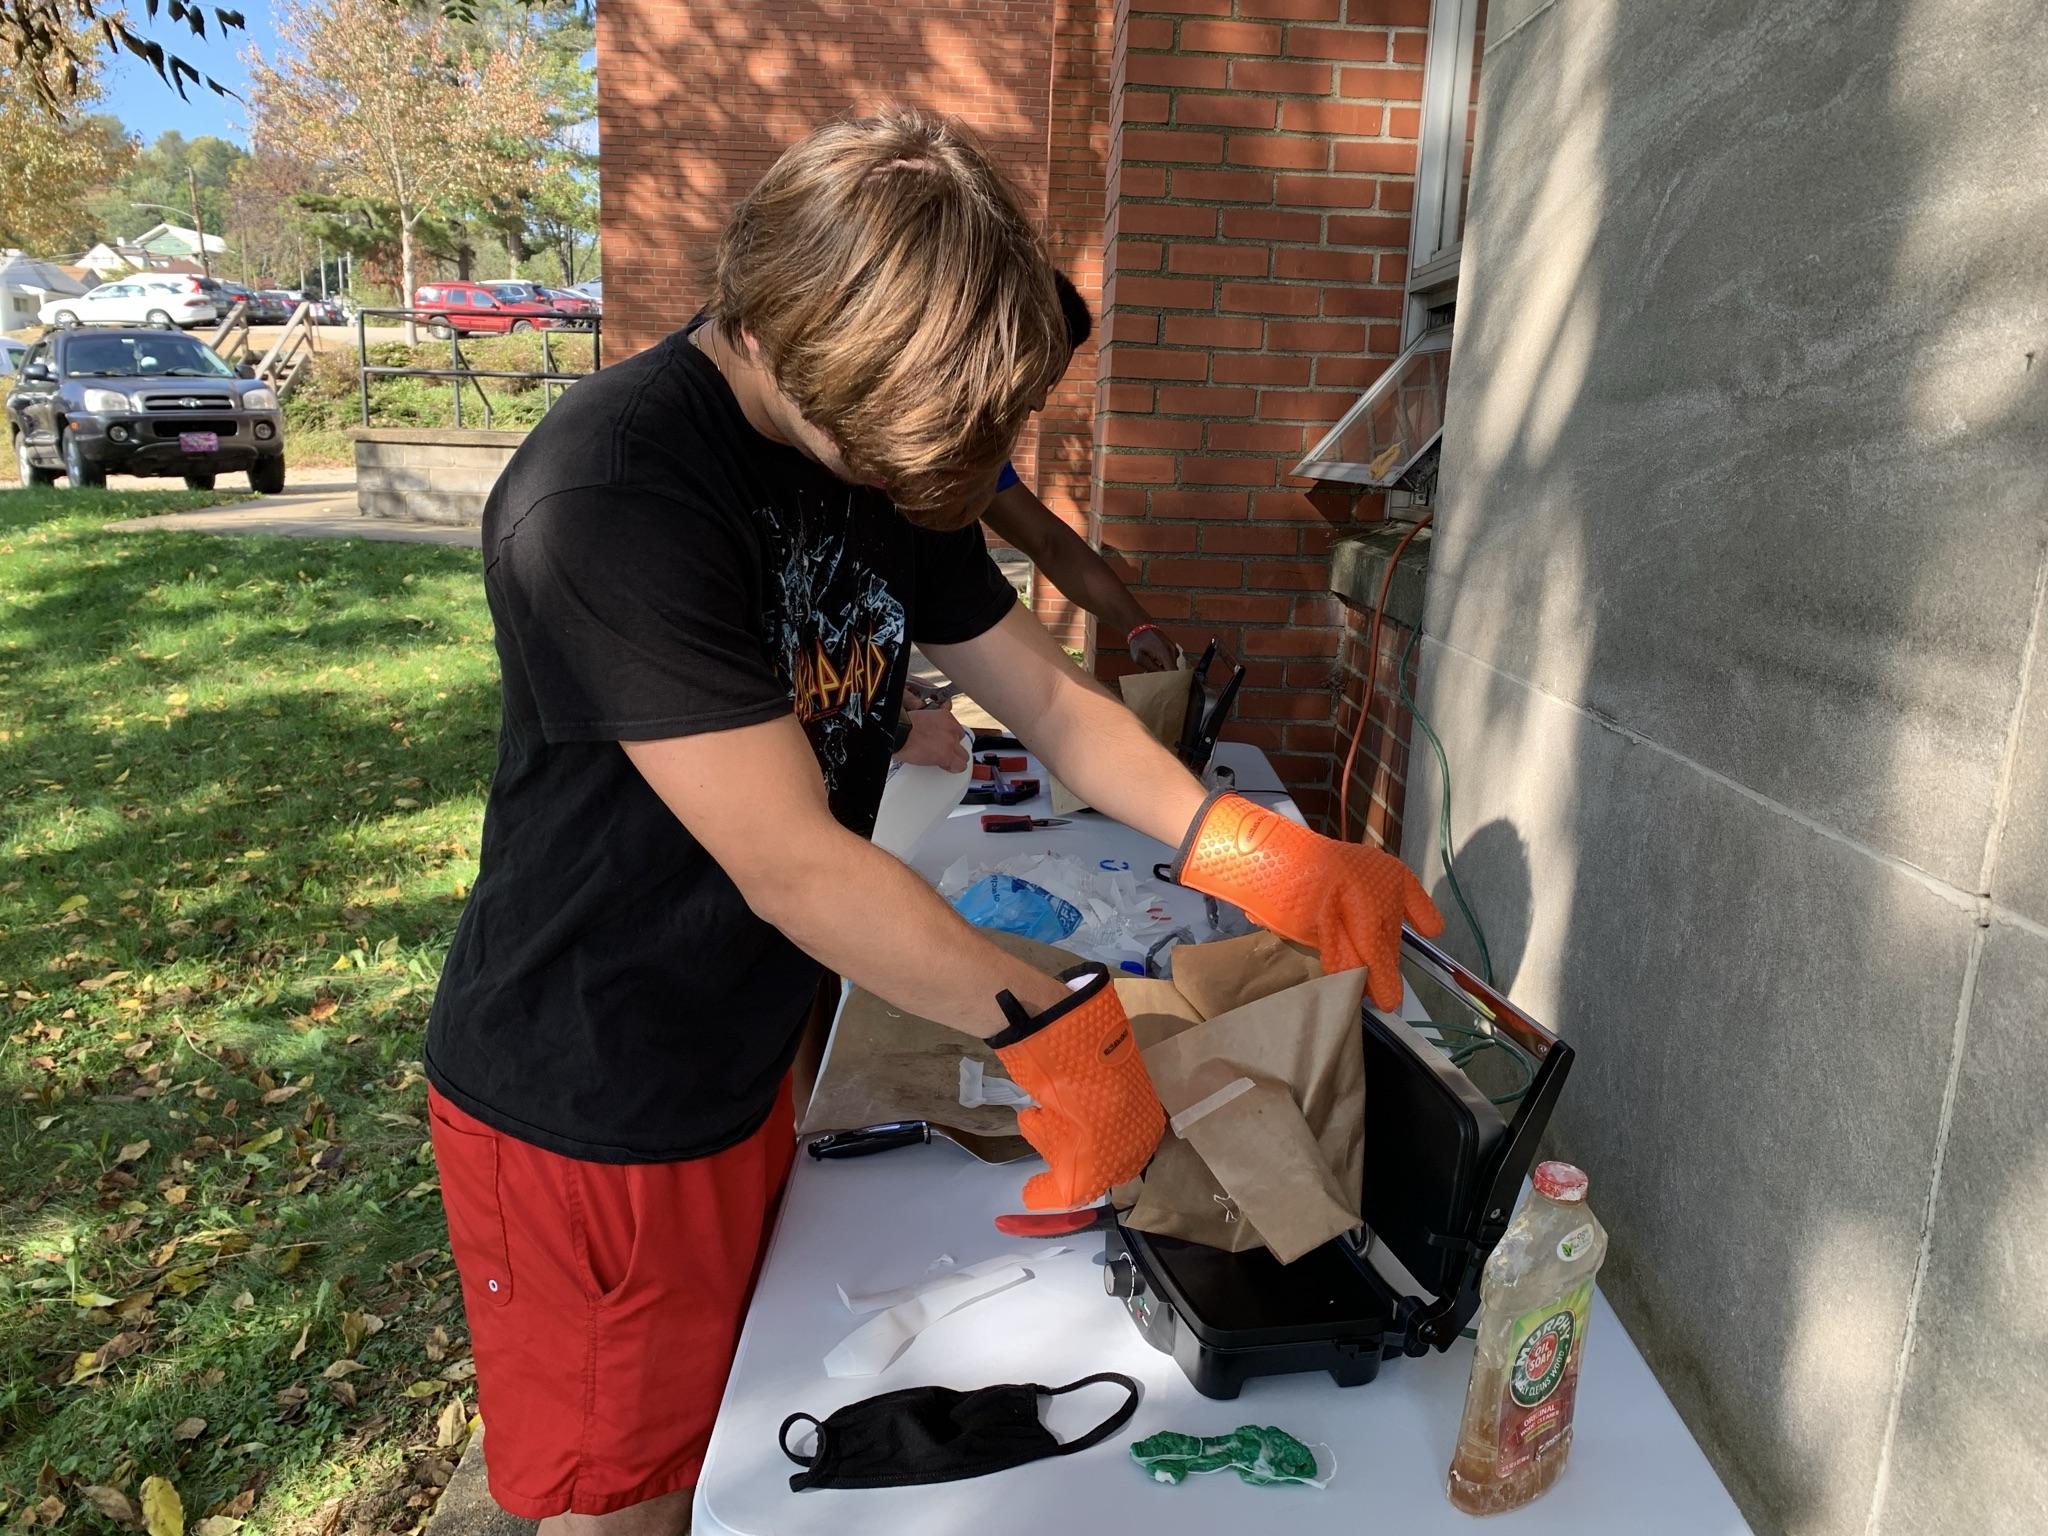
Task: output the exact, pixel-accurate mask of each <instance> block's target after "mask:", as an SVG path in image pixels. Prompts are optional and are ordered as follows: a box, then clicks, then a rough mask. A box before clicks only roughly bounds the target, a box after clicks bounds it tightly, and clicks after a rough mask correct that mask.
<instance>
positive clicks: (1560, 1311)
mask: <svg viewBox="0 0 2048 1536" xmlns="http://www.w3.org/2000/svg"><path fill="white" fill-rule="evenodd" d="M1531 1182H1532V1184H1533V1185H1534V1189H1535V1192H1534V1193H1533V1194H1532V1195H1530V1197H1529V1200H1528V1202H1527V1204H1525V1205H1524V1206H1523V1207H1522V1209H1521V1211H1520V1212H1519V1213H1517V1215H1516V1216H1515V1219H1514V1221H1513V1223H1512V1224H1510V1225H1509V1227H1508V1230H1507V1231H1506V1233H1504V1234H1503V1235H1502V1237H1501V1240H1500V1242H1499V1244H1498V1245H1497V1246H1496V1247H1495V1248H1494V1250H1493V1255H1492V1257H1490V1258H1489V1259H1488V1260H1487V1261H1486V1272H1485V1274H1484V1275H1483V1276H1481V1278H1480V1282H1479V1297H1480V1308H1479V1327H1478V1333H1479V1346H1478V1350H1477V1352H1476V1353H1475V1354H1474V1355H1473V1357H1472V1383H1471V1385H1470V1387H1468V1388H1467V1389H1466V1393H1465V1417H1464V1421H1463V1422H1462V1423H1461V1424H1460V1425H1459V1426H1458V1449H1457V1451H1456V1453H1455V1454H1454V1455H1453V1456H1452V1458H1451V1474H1450V1484H1449V1487H1448V1489H1447V1490H1446V1491H1447V1492H1448V1493H1449V1495H1450V1500H1451V1502H1452V1503H1453V1504H1455V1505H1456V1506H1457V1507H1458V1508H1459V1509H1462V1510H1464V1511H1465V1513H1467V1514H1469V1515H1491V1514H1498V1513H1499V1512H1500V1511H1502V1510H1508V1509H1517V1508H1519V1507H1520V1506H1522V1505H1524V1504H1526V1503H1528V1502H1529V1501H1530V1500H1531V1499H1533V1498H1535V1497H1536V1496H1537V1495H1538V1494H1540V1493H1542V1492H1543V1491H1544V1490H1545V1489H1546V1488H1548V1487H1549V1486H1550V1485H1551V1484H1552V1483H1554V1482H1556V1481H1557V1476H1558V1474H1559V1473H1560V1472H1562V1471H1563V1470H1564V1463H1565V1458H1566V1457H1567V1456H1568V1455H1570V1454H1571V1448H1572V1409H1573V1406H1574V1405H1575V1403H1576V1402H1577V1399H1578V1388H1579V1365H1580V1362H1581V1360H1582V1359H1583V1358H1584V1356H1585V1350H1586V1323H1587V1320H1588V1318H1589V1317H1590V1315H1591V1313H1592V1309H1593V1278H1594V1276H1595V1275H1596V1274H1598V1273H1599V1270H1600V1262H1601V1260H1602V1259H1604V1258H1606V1257H1607V1233H1606V1231H1605V1229H1603V1228H1602V1227H1601V1225H1600V1223H1599V1222H1598V1221H1596V1220H1594V1219H1593V1213H1592V1211H1591V1210H1589V1209H1587V1206H1586V1184H1587V1179H1586V1176H1585V1174H1583V1173H1582V1172H1580V1171H1579V1170H1578V1169H1577V1168H1574V1167H1573V1166H1572V1165H1571V1164H1570V1163H1554V1162H1553V1163H1539V1164H1538V1165H1537V1167H1536V1172H1535V1175H1534V1177H1533V1179H1532V1180H1531Z"/></svg>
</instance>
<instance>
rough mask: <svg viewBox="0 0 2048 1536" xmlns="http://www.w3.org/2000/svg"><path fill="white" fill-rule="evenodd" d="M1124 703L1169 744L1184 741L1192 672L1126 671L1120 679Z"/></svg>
mask: <svg viewBox="0 0 2048 1536" xmlns="http://www.w3.org/2000/svg"><path fill="white" fill-rule="evenodd" d="M1116 686H1117V688H1118V690H1119V691H1120V692H1121V693H1122V694H1123V698H1124V707H1125V708H1127V709H1128V710H1130V712H1131V713H1132V714H1134V715H1136V716H1137V717H1138V719H1139V720H1141V721H1142V722H1144V726H1145V729H1146V730H1148V731H1150V732H1151V733H1152V734H1153V735H1154V736H1155V737H1157V738H1158V739H1159V740H1160V741H1162V742H1164V743H1165V744H1166V745H1167V746H1169V747H1174V746H1178V745H1180V732H1181V727H1182V726H1183V725H1185V724H1186V723H1187V718H1188V675H1187V673H1185V672H1126V673H1125V674H1124V675H1123V676H1122V677H1120V678H1118V679H1117V680H1116Z"/></svg>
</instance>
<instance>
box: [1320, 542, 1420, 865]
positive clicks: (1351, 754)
mask: <svg viewBox="0 0 2048 1536" xmlns="http://www.w3.org/2000/svg"><path fill="white" fill-rule="evenodd" d="M1435 516H1436V514H1435V513H1434V512H1425V513H1423V514H1422V516H1421V518H1419V519H1418V520H1417V521H1416V522H1414V523H1412V524H1410V525H1409V528H1408V531H1407V532H1406V533H1404V534H1402V535H1401V542H1400V543H1398V544H1396V545H1395V546H1394V552H1393V554H1392V555H1390V556H1388V557H1387V573H1386V575H1384V576H1382V577H1381V578H1380V600H1379V601H1378V602H1377V603H1375V604H1373V609H1372V630H1371V632H1370V635H1369V637H1368V639H1367V641H1366V647H1365V656H1366V661H1365V667H1366V671H1365V696H1364V697H1363V698H1362V699H1361V700H1360V701H1359V707H1358V718H1357V720H1355V721H1353V722H1352V726H1351V746H1350V749H1349V750H1348V751H1346V752H1345V754H1344V772H1343V774H1342V775H1341V776H1340V777H1339V778H1338V780H1337V835H1338V836H1339V837H1341V838H1343V839H1344V840H1345V841H1347V842H1348V841H1350V838H1351V765H1352V764H1353V763H1354V762H1356V761H1357V760H1358V742H1359V739H1360V738H1361V737H1362V736H1364V735H1365V722H1366V721H1367V720H1368V719H1369V718H1370V717H1371V715H1372V700H1373V695H1374V694H1376V693H1378V692H1379V687H1380V620H1381V619H1382V618H1383V617H1384V616H1385V614H1386V611H1387V594H1388V593H1389V592H1391V591H1393V589H1394V568H1395V567H1396V566H1398V565H1399V564H1400V563H1401V555H1402V553H1403V552H1404V551H1405V550H1406V549H1407V548H1408V541H1409V540H1410V539H1412V538H1414V537H1415V535H1417V534H1418V533H1420V532H1422V530H1423V529H1425V528H1427V527H1428V526H1429V524H1430V519H1432V518H1433V517H1435ZM1399 681H1400V679H1398V678H1396V679H1395V682H1396V683H1397V684H1398V683H1399ZM1366 814H1367V817H1368V821H1369V820H1370V817H1371V812H1370V811H1368V812H1367V813H1366ZM1359 841H1360V842H1363V841H1365V837H1364V833H1363V832H1361V833H1360V835H1359Z"/></svg>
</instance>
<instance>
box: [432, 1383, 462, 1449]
mask: <svg viewBox="0 0 2048 1536" xmlns="http://www.w3.org/2000/svg"><path fill="white" fill-rule="evenodd" d="M468 1438H469V1411H468V1410H467V1409H466V1408H464V1407H463V1406H462V1394H461V1393H460V1392H458V1393H456V1394H455V1395H454V1396H453V1397H451V1398H449V1399H448V1401H447V1402H445V1403H443V1404H442V1405H441V1411H440V1412H439V1413H437V1414H435V1415H434V1444H435V1445H436V1446H439V1447H442V1448H453V1447H455V1446H459V1445H461V1444H462V1442H463V1441H464V1440H467V1439H468Z"/></svg>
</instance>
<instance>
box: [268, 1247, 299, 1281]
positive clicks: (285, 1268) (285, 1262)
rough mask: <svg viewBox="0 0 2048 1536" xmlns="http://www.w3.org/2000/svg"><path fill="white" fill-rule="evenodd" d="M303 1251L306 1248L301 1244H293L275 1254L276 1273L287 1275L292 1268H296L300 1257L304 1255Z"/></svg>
mask: <svg viewBox="0 0 2048 1536" xmlns="http://www.w3.org/2000/svg"><path fill="white" fill-rule="evenodd" d="M305 1252H306V1250H305V1248H304V1247H303V1246H294V1247H291V1248H287V1249H285V1250H284V1251H283V1252H281V1253H279V1254H278V1256H277V1264H276V1266H275V1268H276V1270H277V1273H278V1274H280V1275H288V1274H290V1273H291V1272H292V1271H293V1270H295V1269H297V1268H298V1267H299V1260H300V1259H301V1258H302V1257H304V1255H305Z"/></svg>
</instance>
